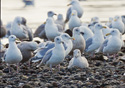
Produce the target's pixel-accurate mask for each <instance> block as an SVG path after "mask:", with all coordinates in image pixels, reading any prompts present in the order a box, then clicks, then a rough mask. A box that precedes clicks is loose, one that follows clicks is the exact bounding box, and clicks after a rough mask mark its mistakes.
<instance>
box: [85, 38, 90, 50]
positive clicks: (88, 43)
mask: <svg viewBox="0 0 125 88" xmlns="http://www.w3.org/2000/svg"><path fill="white" fill-rule="evenodd" d="M91 44H92V38H89V39H87V40H86V48H85V50H86V49H88V47H89V46H90V45H91Z"/></svg>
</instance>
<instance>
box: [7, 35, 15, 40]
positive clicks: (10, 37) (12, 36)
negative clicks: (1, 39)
mask: <svg viewBox="0 0 125 88" xmlns="http://www.w3.org/2000/svg"><path fill="white" fill-rule="evenodd" d="M15 40H17V38H16V36H15V35H10V36H9V41H15Z"/></svg>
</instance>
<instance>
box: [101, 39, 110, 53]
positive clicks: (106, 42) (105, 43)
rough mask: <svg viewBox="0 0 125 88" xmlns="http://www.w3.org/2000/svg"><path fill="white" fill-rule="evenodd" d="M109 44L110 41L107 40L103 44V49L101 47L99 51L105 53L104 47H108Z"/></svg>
mask: <svg viewBox="0 0 125 88" xmlns="http://www.w3.org/2000/svg"><path fill="white" fill-rule="evenodd" d="M107 44H108V39H106V40H105V41H104V42H103V44H102V45H101V47H100V49H99V52H103V49H104V47H106V46H107Z"/></svg>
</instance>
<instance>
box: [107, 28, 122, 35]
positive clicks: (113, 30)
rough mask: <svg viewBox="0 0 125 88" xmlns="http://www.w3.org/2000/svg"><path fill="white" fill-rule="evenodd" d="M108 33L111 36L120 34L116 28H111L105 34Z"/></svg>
mask: <svg viewBox="0 0 125 88" xmlns="http://www.w3.org/2000/svg"><path fill="white" fill-rule="evenodd" d="M108 35H112V36H120V32H119V30H118V29H112V31H111V32H110V33H108V34H106V36H108Z"/></svg>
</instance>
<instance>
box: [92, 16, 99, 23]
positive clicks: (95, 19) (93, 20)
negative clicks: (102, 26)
mask: <svg viewBox="0 0 125 88" xmlns="http://www.w3.org/2000/svg"><path fill="white" fill-rule="evenodd" d="M91 21H92V22H99V18H98V17H93V18H91Z"/></svg>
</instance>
